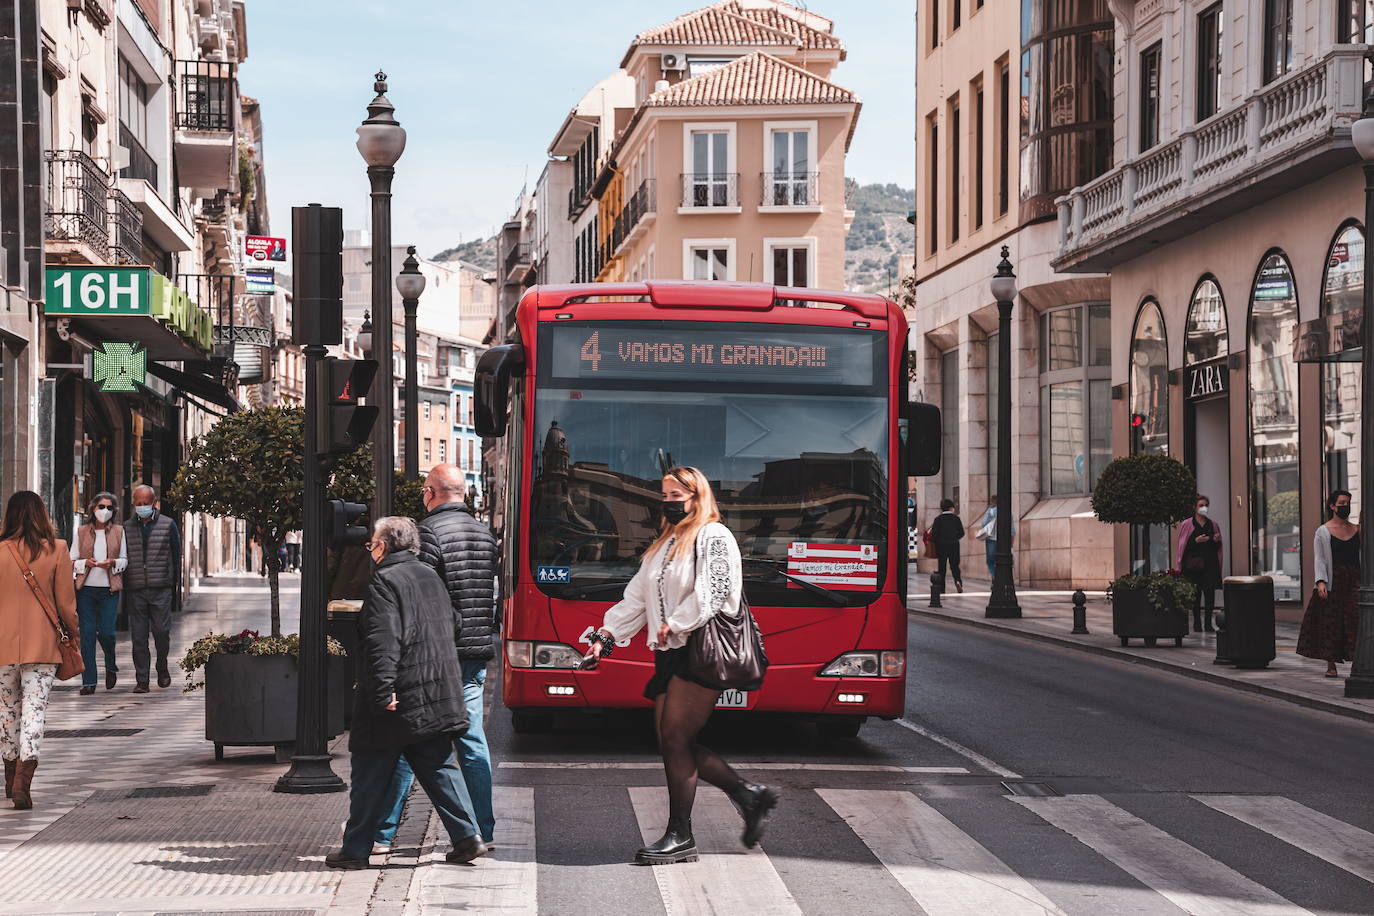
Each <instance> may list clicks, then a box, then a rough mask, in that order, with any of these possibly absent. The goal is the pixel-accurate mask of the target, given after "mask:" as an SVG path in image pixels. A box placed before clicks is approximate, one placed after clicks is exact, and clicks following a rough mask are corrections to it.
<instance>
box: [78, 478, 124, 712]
mask: <svg viewBox="0 0 1374 916" xmlns="http://www.w3.org/2000/svg"><path fill="white" fill-rule="evenodd" d="M118 508H119V500H117V499H115V496H114V494H113V493H97V494H96V495H95V499H92V500H91V503H90V505H89V506H87V507H86V517H87V518H89V519H90V521H89V522H87V523H86V524H84V525H82V526H81V527H80V528H78V529H76V540H75V541H74V542H73V543H72V549H71V557H72V563H73V565H74V568H75V572H76V611H77V614H78V616H79V617H80V618H81V661H82V663H83V664H84V665H85V670H83V671H82V672H81V695H82V696H83V697H88V696H90V695H91V694H93V693H95V681H96V669H95V646H96V642H97V641H98V642H99V643H100V648H102V649H104V650H105V689H106V690H113V689H114V686H115V684H116V683H118V680H119V675H118V672H119V665H118V664H116V663H115V623H116V621H117V620H118V618H119V590H120V589H121V588H123V587H124V577H123V575H122V574H123V572H124V570H125V568H127V567H128V565H129V546H128V543H127V542H126V541H125V540H124V528H123V527H122V526H120V525H116V524H112V520H113V519H114V516H115V512H116V511H117V510H118Z"/></svg>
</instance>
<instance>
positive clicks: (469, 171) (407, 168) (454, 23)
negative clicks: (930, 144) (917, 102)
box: [239, 0, 915, 255]
mask: <svg viewBox="0 0 1374 916" xmlns="http://www.w3.org/2000/svg"><path fill="white" fill-rule="evenodd" d="M705 3H706V0H702V2H699V3H695V4H694V3H693V2H692V0H582V2H580V3H569V2H566V0H523V2H518V3H517V2H492V0H483V2H477V0H437V2H436V0H427V2H422V0H389V2H380V0H249V2H248V51H249V57H248V60H247V61H246V62H245V63H244V64H243V66H242V68H241V70H240V72H239V81H240V85H241V87H242V91H243V92H244V93H246V94H248V95H251V96H254V97H256V98H257V99H259V101H261V102H262V114H263V132H264V145H265V148H266V157H267V193H268V202H269V205H270V207H271V212H272V224H273V230H274V234H277V235H287V234H289V230H290V222H291V212H290V208H291V207H292V206H296V205H301V204H306V203H311V202H318V203H322V204H326V205H331V206H342V207H343V208H344V223H345V225H346V226H347V227H348V228H363V227H365V226H366V225H367V220H368V216H367V213H368V211H367V191H368V185H367V175H366V171H365V167H364V166H363V162H362V159H361V158H360V157H359V155H358V152H357V150H356V149H355V148H354V146H353V143H354V139H355V136H354V129H355V128H356V127H357V126H358V124H359V123H360V122H361V121H362V120H363V118H365V117H366V116H367V110H366V109H367V103H368V102H369V101H370V100H371V99H372V74H373V73H374V72H376V70H377V69H378V68H379V67H380V68H382V69H384V70H385V71H386V72H387V74H388V76H389V81H390V84H391V91H390V92H389V96H390V98H391V100H392V102H393V104H395V106H396V116H397V118H398V119H399V120H400V122H401V124H402V125H403V126H404V127H405V128H406V131H407V135H408V137H407V143H408V145H407V148H406V152H405V155H404V156H403V157H402V158H401V161H400V162H399V163H398V164H397V168H396V183H395V188H394V190H395V200H394V210H393V221H394V233H395V240H396V242H397V244H402V243H413V244H416V245H418V246H419V247H420V251H421V253H423V254H426V255H429V254H434V253H435V252H436V251H439V250H442V249H444V248H447V247H449V246H450V245H453V244H456V243H458V242H459V241H460V240H462V241H466V240H469V239H472V238H476V237H478V236H485V235H488V234H490V233H491V232H492V231H493V229H494V228H495V227H496V226H498V225H499V224H500V223H501V222H502V221H503V220H504V219H505V218H506V217H507V216H508V215H509V213H510V212H511V210H512V208H513V206H514V204H515V201H516V197H517V195H518V194H519V192H520V189H521V186H522V185H524V184H525V182H526V181H528V182H529V184H530V186H531V188H532V187H533V185H534V182H535V181H536V180H537V179H538V177H539V173H540V171H541V170H542V168H543V163H544V161H545V158H546V153H545V150H546V149H547V148H548V144H549V140H550V139H551V138H552V136H553V132H554V131H555V130H556V129H557V128H558V125H559V124H560V123H561V122H562V120H563V118H564V117H565V116H566V115H567V113H568V110H569V109H570V108H572V106H573V105H575V104H576V103H577V101H578V99H580V98H581V97H582V94H583V93H584V92H585V91H586V90H587V89H588V88H590V87H591V86H592V85H593V84H595V83H596V82H597V81H598V80H600V79H601V78H602V77H603V76H605V75H606V74H607V73H609V72H611V71H613V70H614V69H615V68H616V66H617V65H618V64H619V63H620V58H621V56H622V55H623V54H624V52H625V50H626V48H627V47H628V46H629V43H630V40H631V39H632V38H633V37H634V35H635V33H636V32H639V31H641V30H643V29H647V28H652V27H653V26H656V25H660V24H662V23H664V22H667V21H669V20H671V19H672V18H674V17H675V16H678V15H680V14H682V13H684V12H688V11H690V10H692V9H697V8H698V7H699V6H704V5H705ZM810 6H811V8H812V9H813V10H814V11H815V12H817V13H819V14H820V15H823V16H828V17H829V18H831V19H834V20H835V32H836V34H837V35H838V36H839V37H840V38H841V40H843V41H844V42H845V45H846V46H847V48H848V50H849V59H848V60H847V61H845V62H844V63H842V64H841V65H840V66H839V68H838V69H837V70H836V71H835V77H834V78H835V81H836V82H838V83H839V84H840V85H842V86H845V87H846V88H849V89H852V90H854V91H855V92H857V93H858V94H859V97H860V98H861V99H862V100H863V111H862V113H861V115H860V117H859V129H858V132H857V134H856V135H855V138H854V145H853V146H852V147H851V149H850V154H849V162H848V172H849V175H850V176H851V177H853V178H855V179H857V180H859V181H860V182H873V181H882V182H888V181H891V182H896V183H897V184H900V185H902V186H903V187H910V186H911V184H912V181H913V176H912V173H913V171H914V158H915V150H914V147H913V141H912V136H913V133H914V130H915V125H914V116H913V110H914V105H913V102H912V93H913V90H912V85H913V76H912V72H913V69H914V63H913V53H914V44H915V38H914V30H915V25H914V4H913V3H912V2H911V0H812V2H811V3H810Z"/></svg>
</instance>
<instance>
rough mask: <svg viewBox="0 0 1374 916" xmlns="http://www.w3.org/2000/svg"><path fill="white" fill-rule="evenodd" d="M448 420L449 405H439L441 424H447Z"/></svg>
mask: <svg viewBox="0 0 1374 916" xmlns="http://www.w3.org/2000/svg"><path fill="white" fill-rule="evenodd" d="M447 420H448V405H447V404H440V405H439V422H440V423H444V422H446V421H447Z"/></svg>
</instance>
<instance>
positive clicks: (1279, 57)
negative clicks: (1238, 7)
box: [1264, 0, 1293, 83]
mask: <svg viewBox="0 0 1374 916" xmlns="http://www.w3.org/2000/svg"><path fill="white" fill-rule="evenodd" d="M1292 68H1293V0H1264V81H1265V82H1266V83H1272V82H1273V81H1274V80H1276V79H1278V78H1279V77H1281V76H1283V75H1284V74H1285V73H1287V72H1288V71H1289V70H1291V69H1292Z"/></svg>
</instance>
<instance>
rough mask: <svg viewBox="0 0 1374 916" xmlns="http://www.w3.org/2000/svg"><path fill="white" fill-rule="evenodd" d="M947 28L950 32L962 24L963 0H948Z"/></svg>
mask: <svg viewBox="0 0 1374 916" xmlns="http://www.w3.org/2000/svg"><path fill="white" fill-rule="evenodd" d="M950 7H951V8H950V12H949V20H950V22H949V30H950V31H951V32H952V31H954V30H955V29H957V28H959V26H961V25H963V24H964V3H963V0H950Z"/></svg>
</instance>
